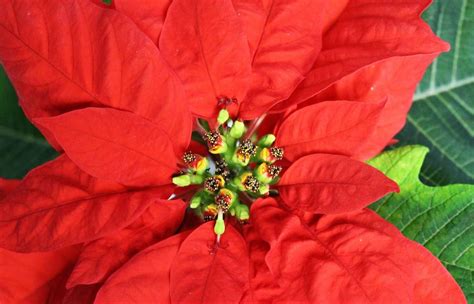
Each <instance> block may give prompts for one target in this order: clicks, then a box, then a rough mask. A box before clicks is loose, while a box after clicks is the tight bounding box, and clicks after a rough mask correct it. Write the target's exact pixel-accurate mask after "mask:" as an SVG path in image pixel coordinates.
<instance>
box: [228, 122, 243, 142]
mask: <svg viewBox="0 0 474 304" xmlns="http://www.w3.org/2000/svg"><path fill="white" fill-rule="evenodd" d="M244 133H245V125H244V123H243V122H242V121H240V120H237V121H235V122H234V125H233V126H232V128H230V136H232V137H233V138H236V139H239V138H241V137H242V136H243V135H244Z"/></svg>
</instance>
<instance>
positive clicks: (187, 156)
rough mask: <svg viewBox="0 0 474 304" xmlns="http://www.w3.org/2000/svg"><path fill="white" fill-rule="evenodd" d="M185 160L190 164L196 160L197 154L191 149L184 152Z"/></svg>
mask: <svg viewBox="0 0 474 304" xmlns="http://www.w3.org/2000/svg"><path fill="white" fill-rule="evenodd" d="M183 161H184V163H185V164H187V165H189V164H191V163H193V162H194V161H196V155H195V154H194V153H193V152H191V151H186V152H184V155H183Z"/></svg>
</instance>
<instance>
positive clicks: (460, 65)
mask: <svg viewBox="0 0 474 304" xmlns="http://www.w3.org/2000/svg"><path fill="white" fill-rule="evenodd" d="M423 18H424V19H425V20H426V21H427V22H428V23H429V24H430V26H431V28H432V29H433V31H435V32H436V34H437V35H438V36H440V37H441V38H443V39H444V40H446V41H448V42H449V43H450V44H451V51H450V52H448V53H444V54H442V55H441V56H440V57H439V58H438V59H437V60H436V61H435V62H434V63H433V64H432V65H431V67H430V68H429V69H428V71H427V73H426V75H425V77H424V78H423V81H422V82H421V83H420V85H419V87H418V90H417V92H416V94H415V97H414V103H413V107H412V109H411V111H410V114H409V116H408V120H407V124H406V126H405V128H404V130H403V131H402V132H401V133H400V134H399V135H398V136H397V138H398V139H399V140H400V143H399V146H401V145H406V144H422V145H424V146H427V147H429V148H430V153H429V155H428V157H427V159H426V162H425V163H424V165H423V168H422V170H421V178H422V180H423V181H425V182H426V183H427V184H430V185H446V184H450V183H473V182H474V34H473V31H474V0H449V1H445V0H437V1H434V3H433V4H432V5H431V6H430V8H429V9H428V10H427V11H426V12H425V13H424V14H423ZM415 43H416V42H415Z"/></svg>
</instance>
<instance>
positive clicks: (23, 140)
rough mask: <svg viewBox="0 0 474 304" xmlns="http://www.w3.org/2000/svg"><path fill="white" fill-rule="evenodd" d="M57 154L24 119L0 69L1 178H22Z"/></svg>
mask: <svg viewBox="0 0 474 304" xmlns="http://www.w3.org/2000/svg"><path fill="white" fill-rule="evenodd" d="M56 155H57V153H56V152H55V151H54V150H53V149H52V148H51V147H50V146H49V144H48V143H47V142H46V140H45V139H44V138H43V137H42V136H41V134H40V133H39V132H38V130H36V128H35V127H34V126H33V125H31V124H30V123H29V122H28V120H27V119H26V117H25V115H24V114H23V111H22V110H21V108H20V107H19V106H18V100H17V97H16V94H15V90H14V89H13V88H12V86H11V84H10V82H9V81H8V78H7V76H6V75H5V73H4V71H3V69H2V67H1V66H0V177H5V178H21V177H23V176H24V175H25V174H26V173H27V172H28V171H29V170H31V169H32V168H34V167H36V166H38V165H40V164H42V163H44V162H46V161H48V160H50V159H52V158H54V157H55V156H56Z"/></svg>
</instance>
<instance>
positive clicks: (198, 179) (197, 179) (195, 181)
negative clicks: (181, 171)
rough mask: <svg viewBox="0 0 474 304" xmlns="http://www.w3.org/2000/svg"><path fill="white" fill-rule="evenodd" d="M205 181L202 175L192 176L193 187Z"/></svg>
mask: <svg viewBox="0 0 474 304" xmlns="http://www.w3.org/2000/svg"><path fill="white" fill-rule="evenodd" d="M203 181H204V179H203V177H202V176H201V175H191V176H190V183H191V184H193V185H199V184H202V182H203Z"/></svg>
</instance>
